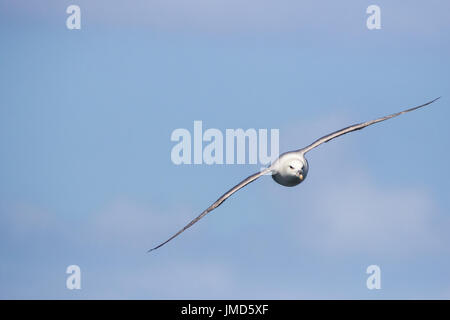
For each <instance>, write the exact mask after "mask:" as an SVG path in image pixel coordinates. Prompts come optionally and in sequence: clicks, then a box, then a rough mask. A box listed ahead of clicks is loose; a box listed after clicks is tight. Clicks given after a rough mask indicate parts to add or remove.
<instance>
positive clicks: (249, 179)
mask: <svg viewBox="0 0 450 320" xmlns="http://www.w3.org/2000/svg"><path fill="white" fill-rule="evenodd" d="M270 171H271V169H270V168H267V169H264V170H262V171H260V172H258V173H255V174H252V175H251V176H249V177H247V178H246V179H244V180H242V181H241V182H240V183H238V184H237V185H235V186H234V187H233V188H231V189H230V190H228V191H227V192H225V193H224V194H223V195H222V196H221V197H220V198H219V199H217V200H216V202H214V203H213V204H212V205H210V206H209V207H208V208H207V209H206V210H205V211H203V212H202V213H201V214H200V215H199V216H198V217H197V218H195V219H194V220H192V221H191V222H189V223H188V224H187V225H186V226H185V227H184V228H183V229H181V230H180V231H178V232H177V233H175V234H174V235H173V236H171V237H170V238H169V239H167V240H166V241H164V242H163V243H161V244H159V245H157V246H156V247H154V248H152V249H150V250H148V252H150V251H153V250H156V249H158V248H160V247H162V246H163V245H165V244H166V243H167V242H169V241H170V240H172V239H173V238H176V237H177V236H178V235H180V234H181V233H182V232H184V231H185V230H186V229H188V228H189V227H191V226H192V225H193V224H195V223H196V222H197V221H199V220H200V219H201V218H203V217H204V216H206V215H207V214H208V213H209V212H211V211H213V210H214V209H216V208H217V207H218V206H220V205H221V204H222V203H223V202H224V201H225V200H227V199H228V198H229V197H230V196H231V195H232V194H233V193H235V192H236V191H238V190H239V189H242V188H243V187H245V186H246V185H248V184H249V183H251V182H253V181H255V180H256V179H258V178H259V177H261V176H262V175H265V174H267V173H269V172H270Z"/></svg>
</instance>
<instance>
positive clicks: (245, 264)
mask: <svg viewBox="0 0 450 320" xmlns="http://www.w3.org/2000/svg"><path fill="white" fill-rule="evenodd" d="M70 4H77V5H79V6H80V8H81V14H82V28H81V30H72V31H70V30H67V29H66V26H65V20H66V17H67V14H66V13H65V11H66V8H67V7H68V6H69V5H70ZM371 4H378V5H379V6H380V7H381V21H382V22H381V23H382V29H381V30H374V31H370V30H368V29H367V28H366V18H367V14H366V13H365V11H366V8H367V6H369V5H371ZM449 9H450V8H449V4H448V3H445V2H443V1H427V2H423V1H409V2H408V5H405V4H403V3H402V4H401V3H399V2H396V3H392V1H377V2H372V1H370V2H369V1H345V3H343V4H342V3H337V2H335V1H276V2H275V1H256V0H249V1H246V2H245V4H244V3H243V2H242V1H203V0H201V1H200V0H198V1H190V2H185V1H171V2H168V1H153V2H151V3H148V2H147V1H132V2H127V3H126V4H125V3H122V2H121V1H103V0H96V1H78V2H72V1H47V0H45V1H39V2H31V3H30V2H29V1H23V0H19V1H17V0H15V1H5V0H0V38H1V40H2V41H1V43H2V44H1V50H0V71H1V72H0V88H1V94H0V106H1V107H0V150H1V160H0V163H1V166H0V298H3V299H5V298H12V299H17V298H32V299H36V298H58V299H78V298H87V299H95V298H136V299H163V298H174V299H179V298H208V299H214V298H237V299H241V298H248V299H252V298H268V299H271V298H273V299H279V298H284V299H300V298H306V299H310V298H338V299H341V298H356V299H361V298H368V299H380V298H387V299H391V298H406V299H411V298H427V299H428V298H438V299H448V298H450V272H449V271H448V270H450V258H449V257H450V249H449V246H450V236H449V234H448V230H449V227H450V200H449V198H448V190H449V189H450V188H449V187H450V182H449V181H450V171H449V170H448V164H449V163H450V161H449V160H450V153H449V148H448V146H449V137H450V127H449V126H448V117H449V116H450V111H449V103H448V95H449V92H450V90H449V89H450V81H449V76H448V75H449V74H450V62H449V59H448V57H449V56H450V41H449V40H450V39H449V34H450V20H449V19H448V17H447V16H446V15H447V13H448V12H449ZM437 96H442V99H441V100H439V101H438V102H437V103H436V104H434V105H433V106H431V107H429V108H426V109H424V110H420V111H417V112H414V113H410V114H408V115H404V116H401V117H399V118H396V119H394V120H390V121H387V122H384V123H382V124H378V125H375V126H372V127H370V128H367V129H364V130H362V131H359V132H355V133H352V134H350V135H346V136H344V137H341V138H339V139H337V140H334V141H333V142H331V143H328V144H326V145H322V146H320V147H319V148H317V149H315V150H314V151H312V152H310V154H308V161H309V165H310V171H309V174H308V178H307V179H306V181H305V182H304V183H302V184H301V185H300V186H298V187H295V188H285V187H282V186H279V185H277V184H275V183H274V182H273V181H272V179H270V178H269V177H263V178H262V179H260V180H258V181H257V182H255V183H253V184H251V185H250V186H248V187H247V188H245V189H243V190H242V191H240V192H239V193H238V194H236V195H235V196H233V197H232V198H231V199H229V200H228V201H226V202H225V203H224V204H223V205H222V206H221V207H220V208H218V209H217V210H216V211H214V212H213V213H211V214H210V215H209V216H207V217H206V218H204V219H203V220H202V221H200V222H199V223H198V224H196V225H195V226H194V227H192V228H191V229H189V230H188V231H187V232H185V233H184V234H183V235H182V236H180V237H179V238H178V239H176V240H174V241H173V242H171V243H170V244H168V245H167V246H165V247H163V248H161V249H159V250H158V251H156V252H153V253H152V254H147V253H146V250H147V249H149V248H150V247H152V246H154V245H155V244H157V243H159V242H160V241H161V240H165V239H166V238H167V237H168V236H170V235H171V234H172V233H173V232H175V231H177V230H178V229H179V228H181V227H182V226H184V225H185V224H186V223H187V222H188V221H190V220H191V219H192V218H193V217H195V216H196V215H198V214H199V212H201V211H202V210H203V209H205V208H206V207H207V206H209V205H210V203H211V202H212V201H214V200H215V199H216V198H217V197H218V196H219V195H220V194H222V193H223V192H224V191H226V190H228V189H229V188H230V187H231V186H233V185H235V184H236V183H237V182H239V181H240V180H241V179H242V178H244V177H246V176H248V175H249V174H251V173H253V172H255V171H256V170H257V169H258V166H257V165H212V166H208V165H181V166H176V165H174V164H173V163H172V162H171V159H170V152H171V149H172V147H173V146H174V144H175V143H174V142H172V141H170V135H171V133H172V131H173V130H175V129H177V128H187V129H188V130H192V128H193V122H194V120H202V121H203V126H204V128H217V129H220V130H221V131H223V132H225V129H227V128H243V129H248V128H257V129H258V128H267V129H271V128H276V129H279V130H280V151H281V152H284V151H287V150H291V149H294V148H299V147H302V146H305V145H307V144H309V143H310V142H312V141H313V140H314V139H315V138H317V137H319V136H321V135H324V134H326V133H329V132H331V131H334V130H337V129H340V128H341V127H344V126H347V125H350V124H352V123H356V122H360V121H364V120H369V119H372V118H375V117H378V116H382V115H385V114H389V113H393V112H396V111H399V110H401V109H402V108H405V107H410V106H414V105H417V104H421V103H424V102H426V101H428V100H431V99H432V98H435V97H437ZM72 264H76V265H79V266H80V268H81V272H82V289H81V290H68V289H66V287H65V284H66V277H67V276H68V275H67V274H65V270H66V268H67V266H69V265H72ZM372 264H376V265H379V266H380V268H381V273H382V279H381V285H382V289H381V290H368V289H367V288H366V279H367V277H368V275H367V274H366V273H365V271H366V268H367V267H368V266H369V265H372Z"/></svg>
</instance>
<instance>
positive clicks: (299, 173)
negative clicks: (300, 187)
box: [298, 171, 304, 181]
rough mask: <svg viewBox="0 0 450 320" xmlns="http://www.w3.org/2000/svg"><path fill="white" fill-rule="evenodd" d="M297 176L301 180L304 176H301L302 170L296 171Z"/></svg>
mask: <svg viewBox="0 0 450 320" xmlns="http://www.w3.org/2000/svg"><path fill="white" fill-rule="evenodd" d="M298 178H299V179H300V181H303V179H304V177H303V171H299V172H298Z"/></svg>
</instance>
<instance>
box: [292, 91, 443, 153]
mask: <svg viewBox="0 0 450 320" xmlns="http://www.w3.org/2000/svg"><path fill="white" fill-rule="evenodd" d="M439 98H440V97H439ZM439 98H436V99H434V100H432V101H429V102H427V103H424V104H422V105H420V106H417V107H413V108H410V109H407V110H403V111H400V112H397V113H393V114H391V115H388V116H385V117H382V118H378V119H375V120H371V121H367V122H362V123H358V124H354V125H352V126H349V127H346V128H343V129H341V130H338V131H335V132H332V133H330V134H328V135H326V136H323V137H322V138H319V139H317V140H316V141H314V142H313V143H311V144H310V145H309V146H307V147H305V148H303V149H300V150H297V151H298V152H302V153H303V154H305V153H306V152H308V151H310V150H311V149H314V148H315V147H317V146H319V145H321V144H322V143H325V142H328V141H330V140H332V139H334V138H337V137H339V136H342V135H343V134H346V133H349V132H352V131H356V130H361V129H363V128H365V127H368V126H370V125H372V124H374V123H378V122H381V121H385V120H388V119H391V118H394V117H397V116H399V115H401V114H404V113H407V112H410V111H414V110H416V109H419V108H422V107H425V106H427V105H429V104H431V103H433V102H435V101H436V100H438V99H439Z"/></svg>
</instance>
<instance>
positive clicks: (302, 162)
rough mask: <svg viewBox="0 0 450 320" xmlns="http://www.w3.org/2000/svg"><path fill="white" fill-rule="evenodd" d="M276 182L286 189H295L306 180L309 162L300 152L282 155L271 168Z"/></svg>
mask: <svg viewBox="0 0 450 320" xmlns="http://www.w3.org/2000/svg"><path fill="white" fill-rule="evenodd" d="M269 168H270V169H271V174H272V178H273V180H275V182H277V183H279V184H281V185H282V186H285V187H294V186H296V185H298V184H300V183H301V182H302V181H303V180H305V178H306V175H307V174H308V161H306V158H305V157H304V155H303V153H302V152H300V151H291V152H286V153H283V154H282V155H280V157H279V158H278V159H277V160H275V162H274V163H273V164H272V165H271V166H270V167H269Z"/></svg>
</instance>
